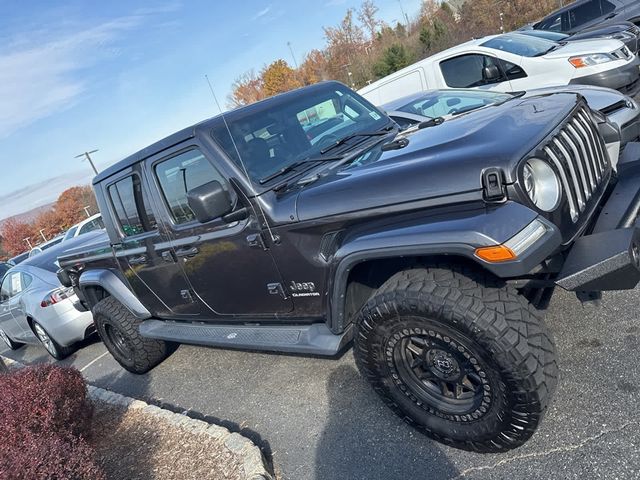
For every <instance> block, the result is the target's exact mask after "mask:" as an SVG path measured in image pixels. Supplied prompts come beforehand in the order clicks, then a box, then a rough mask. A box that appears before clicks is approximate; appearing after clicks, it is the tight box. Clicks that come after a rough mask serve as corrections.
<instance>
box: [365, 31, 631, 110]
mask: <svg viewBox="0 0 640 480" xmlns="http://www.w3.org/2000/svg"><path fill="white" fill-rule="evenodd" d="M639 66H640V60H638V57H637V56H636V55H634V54H633V53H631V51H630V50H629V49H628V48H627V47H626V46H625V45H624V44H623V43H622V42H620V41H619V40H613V39H601V38H599V39H595V40H581V41H575V42H569V43H557V42H553V41H550V40H546V39H542V38H536V37H532V36H529V35H523V34H519V33H507V34H503V35H493V36H489V37H484V38H481V39H478V40H472V41H470V42H467V43H464V44H462V45H459V46H457V47H453V48H450V49H448V50H445V51H443V52H440V53H438V54H436V55H433V56H431V57H429V58H426V59H424V60H421V61H419V62H417V63H414V64H413V65H410V66H408V67H406V68H404V69H402V70H399V71H397V72H395V73H393V74H391V75H389V76H387V77H385V78H382V79H380V80H378V81H377V82H374V83H372V84H370V85H368V86H366V87H364V88H363V89H361V90H360V91H359V92H358V93H360V94H361V95H362V96H364V97H365V98H366V99H367V100H369V101H371V102H372V103H374V104H376V105H381V104H383V103H387V102H390V101H393V100H396V99H398V98H400V97H403V96H405V95H409V94H411V93H414V92H419V91H424V90H431V89H442V88H478V89H483V90H496V91H499V92H515V91H521V90H531V89H534V88H542V87H552V86H565V85H569V84H582V85H596V86H601V87H609V88H613V89H615V90H619V91H620V92H621V93H624V94H626V95H630V96H633V95H635V94H636V93H638V90H639V89H640V68H639Z"/></svg>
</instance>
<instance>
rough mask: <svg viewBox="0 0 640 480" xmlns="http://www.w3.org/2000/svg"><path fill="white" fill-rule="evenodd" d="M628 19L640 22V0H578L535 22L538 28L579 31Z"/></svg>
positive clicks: (554, 30)
mask: <svg viewBox="0 0 640 480" xmlns="http://www.w3.org/2000/svg"><path fill="white" fill-rule="evenodd" d="M621 21H627V22H631V23H634V24H636V25H638V24H639V23H640V1H638V0H578V1H577V2H574V3H571V4H569V5H567V6H566V7H563V8H560V9H558V10H556V11H555V12H553V13H551V14H549V15H547V16H546V17H545V18H543V19H542V20H540V21H539V22H537V23H535V24H533V28H534V29H536V30H550V31H552V32H560V33H579V32H581V31H583V30H586V29H588V28H591V27H595V26H602V25H609V24H613V23H620V22H621Z"/></svg>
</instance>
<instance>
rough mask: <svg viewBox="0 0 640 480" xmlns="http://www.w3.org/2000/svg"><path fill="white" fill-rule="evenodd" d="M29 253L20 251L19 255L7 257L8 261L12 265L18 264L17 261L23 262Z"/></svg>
mask: <svg viewBox="0 0 640 480" xmlns="http://www.w3.org/2000/svg"><path fill="white" fill-rule="evenodd" d="M29 253H30V252H24V253H21V254H20V255H16V256H15V257H13V258H10V259H9V263H10V264H12V265H18V264H19V263H22V262H24V261H25V260H26V259H27V258H29Z"/></svg>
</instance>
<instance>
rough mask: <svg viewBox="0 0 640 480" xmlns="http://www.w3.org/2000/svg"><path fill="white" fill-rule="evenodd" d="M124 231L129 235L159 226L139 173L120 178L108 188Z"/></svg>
mask: <svg viewBox="0 0 640 480" xmlns="http://www.w3.org/2000/svg"><path fill="white" fill-rule="evenodd" d="M108 192H109V197H110V198H111V203H112V205H113V208H114V210H115V212H116V216H117V217H118V222H119V223H120V227H121V229H122V233H124V234H125V236H127V237H131V236H133V235H139V234H141V233H143V232H148V231H151V230H155V229H156V228H158V226H157V224H156V220H155V217H154V215H153V212H152V211H151V210H150V209H149V207H148V205H149V202H148V201H147V199H146V198H145V194H144V192H143V190H142V184H141V182H140V177H138V175H131V176H129V177H125V178H123V179H122V180H118V181H117V182H116V183H114V184H113V185H111V186H109V188H108Z"/></svg>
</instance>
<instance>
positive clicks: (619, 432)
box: [2, 290, 640, 480]
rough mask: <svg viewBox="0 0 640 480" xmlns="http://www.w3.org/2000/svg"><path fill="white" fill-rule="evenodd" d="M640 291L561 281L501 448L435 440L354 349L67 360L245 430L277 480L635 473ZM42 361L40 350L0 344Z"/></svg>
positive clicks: (92, 374)
mask: <svg viewBox="0 0 640 480" xmlns="http://www.w3.org/2000/svg"><path fill="white" fill-rule="evenodd" d="M639 312H640V290H634V291H630V292H615V293H605V296H604V299H603V302H602V305H601V307H600V308H595V307H590V306H588V307H583V306H582V305H581V304H580V303H579V302H578V301H577V300H576V299H575V297H574V296H573V295H571V294H568V293H566V292H562V291H558V292H556V294H555V295H554V298H553V300H552V302H551V305H550V307H549V310H548V312H547V322H548V323H549V325H550V327H551V329H552V330H553V331H554V333H555V336H556V342H557V347H558V351H559V355H560V366H561V380H560V384H559V387H558V391H557V392H556V395H555V400H554V402H553V404H552V406H551V408H550V411H549V412H548V414H547V416H546V417H545V419H544V421H543V423H542V425H541V426H540V428H539V430H538V432H537V433H536V434H535V435H534V437H533V438H532V439H531V440H530V441H529V442H528V443H527V444H526V445H524V446H523V447H521V448H519V449H517V450H514V451H511V452H509V453H506V454H500V455H480V454H473V453H469V452H464V451H460V450H455V449H452V448H449V447H446V446H443V445H440V444H438V443H436V442H432V441H431V440H429V439H428V438H426V437H424V436H423V435H421V434H420V433H418V432H416V431H415V430H413V429H412V428H411V427H409V426H407V425H405V424H404V423H403V422H402V421H401V420H400V419H399V418H397V417H396V416H395V415H394V414H393V413H391V411H389V410H388V409H387V408H386V407H385V406H384V405H383V404H382V402H381V401H380V400H378V398H377V396H376V395H375V394H374V393H373V391H372V390H371V389H370V388H369V386H368V384H367V383H366V382H365V381H364V380H363V379H362V378H361V377H360V375H359V374H358V372H357V370H356V367H355V365H354V362H353V357H352V353H351V351H347V352H346V353H345V354H344V355H343V356H342V357H340V358H338V359H329V360H327V359H317V358H305V357H293V356H284V355H271V354H262V353H251V352H239V351H224V350H216V349H210V348H202V347H192V346H181V347H180V348H179V349H178V350H177V351H176V352H175V353H174V354H173V355H172V356H171V357H170V358H169V359H167V360H166V361H165V362H164V363H162V364H161V365H160V366H158V367H156V368H155V369H154V370H153V371H151V372H150V373H149V374H147V375H142V376H136V375H132V374H130V373H128V372H125V371H124V370H123V369H121V368H120V367H119V365H118V364H117V363H116V362H115V360H113V358H112V357H111V356H110V355H109V354H108V353H106V350H105V348H104V346H103V345H102V344H101V343H100V342H99V341H98V340H97V339H94V340H92V341H89V342H86V343H85V345H84V346H83V347H82V348H81V349H80V350H78V351H77V352H76V353H75V354H74V355H72V356H71V357H70V358H68V359H67V360H65V361H64V362H62V363H64V364H68V365H73V366H75V367H77V368H79V369H81V370H82V371H83V373H84V374H85V376H86V377H87V379H88V380H89V381H90V382H91V383H93V384H95V385H97V386H100V387H103V388H107V389H110V390H114V391H116V392H119V393H123V394H125V395H129V396H133V397H137V398H140V399H144V400H147V401H151V402H156V403H162V404H165V405H170V406H172V407H173V408H176V409H179V410H189V411H191V412H192V414H193V415H195V416H199V415H206V416H208V417H209V419H211V420H214V421H216V422H218V423H222V424H224V425H225V426H227V427H229V428H231V429H232V430H236V431H241V432H242V433H243V434H245V435H247V436H249V437H250V438H252V439H253V440H254V441H255V442H256V443H257V444H258V445H260V446H261V447H262V448H263V450H264V451H265V452H266V453H267V455H268V457H270V458H271V459H272V461H273V465H274V467H275V471H276V472H277V474H278V476H279V478H282V479H287V480H289V479H291V480H306V479H316V480H325V479H368V480H373V479H405V478H420V479H453V478H469V479H529V478H531V479H539V478H540V479H542V478H554V479H574V478H575V479H578V478H589V479H596V478H606V479H631V478H640V428H639V427H640V415H639V414H638V404H639V403H640V365H639V362H638V340H639V338H640V314H639ZM2 353H3V355H6V356H8V357H11V358H13V359H15V360H19V361H21V362H24V363H28V364H31V363H37V362H49V361H51V360H50V358H49V357H48V355H47V354H46V352H45V351H44V349H43V348H36V347H23V348H21V349H19V350H16V351H13V352H8V351H4V352H2Z"/></svg>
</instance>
